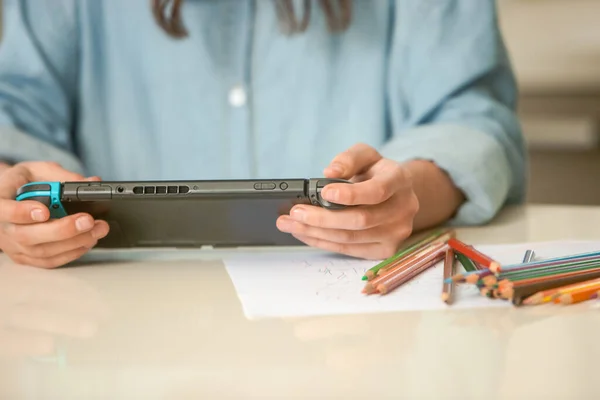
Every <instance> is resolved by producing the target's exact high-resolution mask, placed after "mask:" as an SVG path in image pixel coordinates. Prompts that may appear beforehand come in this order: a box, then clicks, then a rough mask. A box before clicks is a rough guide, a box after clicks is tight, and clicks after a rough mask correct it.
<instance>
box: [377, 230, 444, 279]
mask: <svg viewBox="0 0 600 400" xmlns="http://www.w3.org/2000/svg"><path fill="white" fill-rule="evenodd" d="M449 232H453V231H452V230H449V229H438V230H436V231H434V232H433V233H432V234H431V235H429V236H426V237H425V238H423V239H421V240H417V241H416V242H415V243H413V244H410V245H408V246H406V247H403V248H402V249H400V250H399V251H398V252H396V254H394V255H393V256H391V257H389V258H387V259H385V260H383V261H382V262H380V263H379V264H377V265H375V266H374V267H372V268H370V269H369V271H371V272H372V273H373V274H376V273H377V271H379V270H380V269H381V268H383V267H385V266H386V265H388V264H390V263H392V262H394V261H396V260H397V259H398V258H400V257H403V256H405V255H406V254H409V253H411V252H412V251H414V250H416V249H417V248H419V247H421V246H423V245H425V244H427V243H430V242H433V241H434V240H435V239H437V238H438V237H440V236H442V235H444V234H446V233H449Z"/></svg>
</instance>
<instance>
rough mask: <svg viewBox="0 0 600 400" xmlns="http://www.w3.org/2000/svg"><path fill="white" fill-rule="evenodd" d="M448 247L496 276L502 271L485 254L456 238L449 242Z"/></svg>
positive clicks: (498, 265)
mask: <svg viewBox="0 0 600 400" xmlns="http://www.w3.org/2000/svg"><path fill="white" fill-rule="evenodd" d="M448 245H449V246H450V247H452V248H453V249H454V251H456V252H458V253H461V254H462V255H464V256H465V257H467V258H470V259H471V260H472V261H473V262H475V263H476V264H480V265H482V266H483V267H485V268H487V269H489V270H490V271H492V272H493V273H494V274H495V273H497V272H499V271H500V264H499V263H498V262H496V261H494V260H492V259H491V258H490V257H488V256H486V255H485V254H483V253H481V252H479V251H477V250H475V248H473V246H469V245H467V244H465V243H463V242H461V241H460V240H458V239H456V238H451V239H450V240H448Z"/></svg>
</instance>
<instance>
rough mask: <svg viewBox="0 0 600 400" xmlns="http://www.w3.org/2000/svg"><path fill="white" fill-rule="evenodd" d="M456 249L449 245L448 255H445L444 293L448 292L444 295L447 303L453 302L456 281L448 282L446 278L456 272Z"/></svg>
mask: <svg viewBox="0 0 600 400" xmlns="http://www.w3.org/2000/svg"><path fill="white" fill-rule="evenodd" d="M454 261H455V260H454V251H452V248H450V247H448V248H447V249H446V255H445V257H444V280H443V284H442V294H444V293H445V294H446V295H445V296H443V297H444V301H446V302H447V303H449V302H452V299H451V297H452V293H453V292H454V282H450V283H446V279H447V278H449V277H451V276H452V274H453V273H454V265H455V262H454Z"/></svg>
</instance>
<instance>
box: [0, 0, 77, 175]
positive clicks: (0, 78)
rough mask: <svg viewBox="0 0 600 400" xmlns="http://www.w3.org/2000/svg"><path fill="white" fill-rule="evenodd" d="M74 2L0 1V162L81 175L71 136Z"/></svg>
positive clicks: (74, 84) (74, 86) (74, 85)
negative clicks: (47, 165)
mask: <svg viewBox="0 0 600 400" xmlns="http://www.w3.org/2000/svg"><path fill="white" fill-rule="evenodd" d="M76 1H77V0H52V1H46V0H5V1H4V4H3V36H2V42H1V43H0V160H9V161H11V162H20V161H30V160H37V161H56V162H59V163H61V164H62V165H63V167H64V168H67V169H70V170H71V171H74V172H81V171H82V169H83V168H82V166H81V163H80V161H79V159H78V158H77V157H76V156H75V151H74V146H73V140H72V136H71V132H72V128H73V123H74V122H73V121H74V102H75V96H76V91H77V70H78V62H77V59H78V54H77V24H76V21H77V19H76Z"/></svg>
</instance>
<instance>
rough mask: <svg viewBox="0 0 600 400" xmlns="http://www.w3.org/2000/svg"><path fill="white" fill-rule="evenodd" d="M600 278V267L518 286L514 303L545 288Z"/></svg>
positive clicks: (513, 297) (515, 289)
mask: <svg viewBox="0 0 600 400" xmlns="http://www.w3.org/2000/svg"><path fill="white" fill-rule="evenodd" d="M595 278H600V269H598V270H595V271H591V272H588V273H583V274H576V275H570V276H566V277H562V278H557V279H552V280H547V281H543V282H538V283H532V284H530V285H524V286H518V287H515V288H514V289H513V296H512V300H513V303H514V304H517V305H518V304H520V302H521V301H522V300H523V299H524V298H527V297H529V296H533V295H534V294H536V293H538V292H542V291H544V290H550V289H555V288H558V287H561V286H565V285H570V284H574V283H579V282H585V281H587V280H590V279H595Z"/></svg>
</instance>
